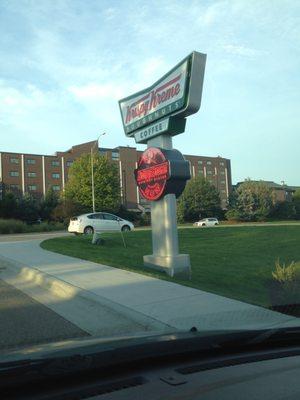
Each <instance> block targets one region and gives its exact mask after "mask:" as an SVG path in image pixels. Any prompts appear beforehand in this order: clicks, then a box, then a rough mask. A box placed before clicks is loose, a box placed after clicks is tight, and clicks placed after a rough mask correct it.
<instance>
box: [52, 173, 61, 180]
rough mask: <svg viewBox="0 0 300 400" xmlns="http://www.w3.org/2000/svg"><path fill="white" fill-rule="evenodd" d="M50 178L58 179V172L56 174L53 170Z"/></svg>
mask: <svg viewBox="0 0 300 400" xmlns="http://www.w3.org/2000/svg"><path fill="white" fill-rule="evenodd" d="M52 178H53V179H59V178H60V174H58V173H57V172H54V173H53V174H52Z"/></svg>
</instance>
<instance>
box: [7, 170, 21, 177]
mask: <svg viewBox="0 0 300 400" xmlns="http://www.w3.org/2000/svg"><path fill="white" fill-rule="evenodd" d="M9 175H10V176H19V172H18V171H10V173H9Z"/></svg>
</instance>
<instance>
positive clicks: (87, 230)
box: [83, 226, 94, 235]
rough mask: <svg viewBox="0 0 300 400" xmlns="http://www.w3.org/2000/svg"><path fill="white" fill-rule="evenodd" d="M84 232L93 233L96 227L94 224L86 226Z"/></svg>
mask: <svg viewBox="0 0 300 400" xmlns="http://www.w3.org/2000/svg"><path fill="white" fill-rule="evenodd" d="M83 232H84V234H85V235H92V234H93V233H94V228H93V227H92V226H86V227H85V228H84V231H83Z"/></svg>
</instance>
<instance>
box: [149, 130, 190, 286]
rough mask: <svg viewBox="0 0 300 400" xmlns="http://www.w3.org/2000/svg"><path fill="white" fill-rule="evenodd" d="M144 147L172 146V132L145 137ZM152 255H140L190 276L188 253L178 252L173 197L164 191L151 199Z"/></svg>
mask: <svg viewBox="0 0 300 400" xmlns="http://www.w3.org/2000/svg"><path fill="white" fill-rule="evenodd" d="M147 147H148V148H149V147H159V148H161V149H166V150H172V147H173V146H172V136H170V135H160V136H156V137H155V138H153V139H150V140H148V142H147ZM151 226H152V249H153V254H152V255H146V256H144V265H145V266H147V267H151V268H154V269H157V270H161V271H164V272H166V273H167V274H168V275H170V276H172V277H173V276H176V277H182V278H185V279H190V278H191V265H190V257H189V255H188V254H179V247H178V231H177V215H176V197H175V195H174V194H167V195H166V196H164V197H163V198H162V199H160V200H158V201H151Z"/></svg>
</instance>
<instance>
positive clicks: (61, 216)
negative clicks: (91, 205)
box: [51, 199, 90, 224]
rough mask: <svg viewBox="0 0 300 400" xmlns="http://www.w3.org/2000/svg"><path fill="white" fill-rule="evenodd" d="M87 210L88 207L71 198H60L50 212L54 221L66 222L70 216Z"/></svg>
mask: <svg viewBox="0 0 300 400" xmlns="http://www.w3.org/2000/svg"><path fill="white" fill-rule="evenodd" d="M88 211H90V209H88V208H87V207H85V206H82V205H80V204H78V203H76V202H75V201H73V200H72V199H60V201H59V203H58V205H57V206H56V207H55V208H54V210H53V211H52V213H51V218H52V219H53V220H54V221H57V222H63V223H65V224H67V223H68V222H69V219H70V218H71V217H73V216H75V215H79V214H84V213H86V212H88Z"/></svg>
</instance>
